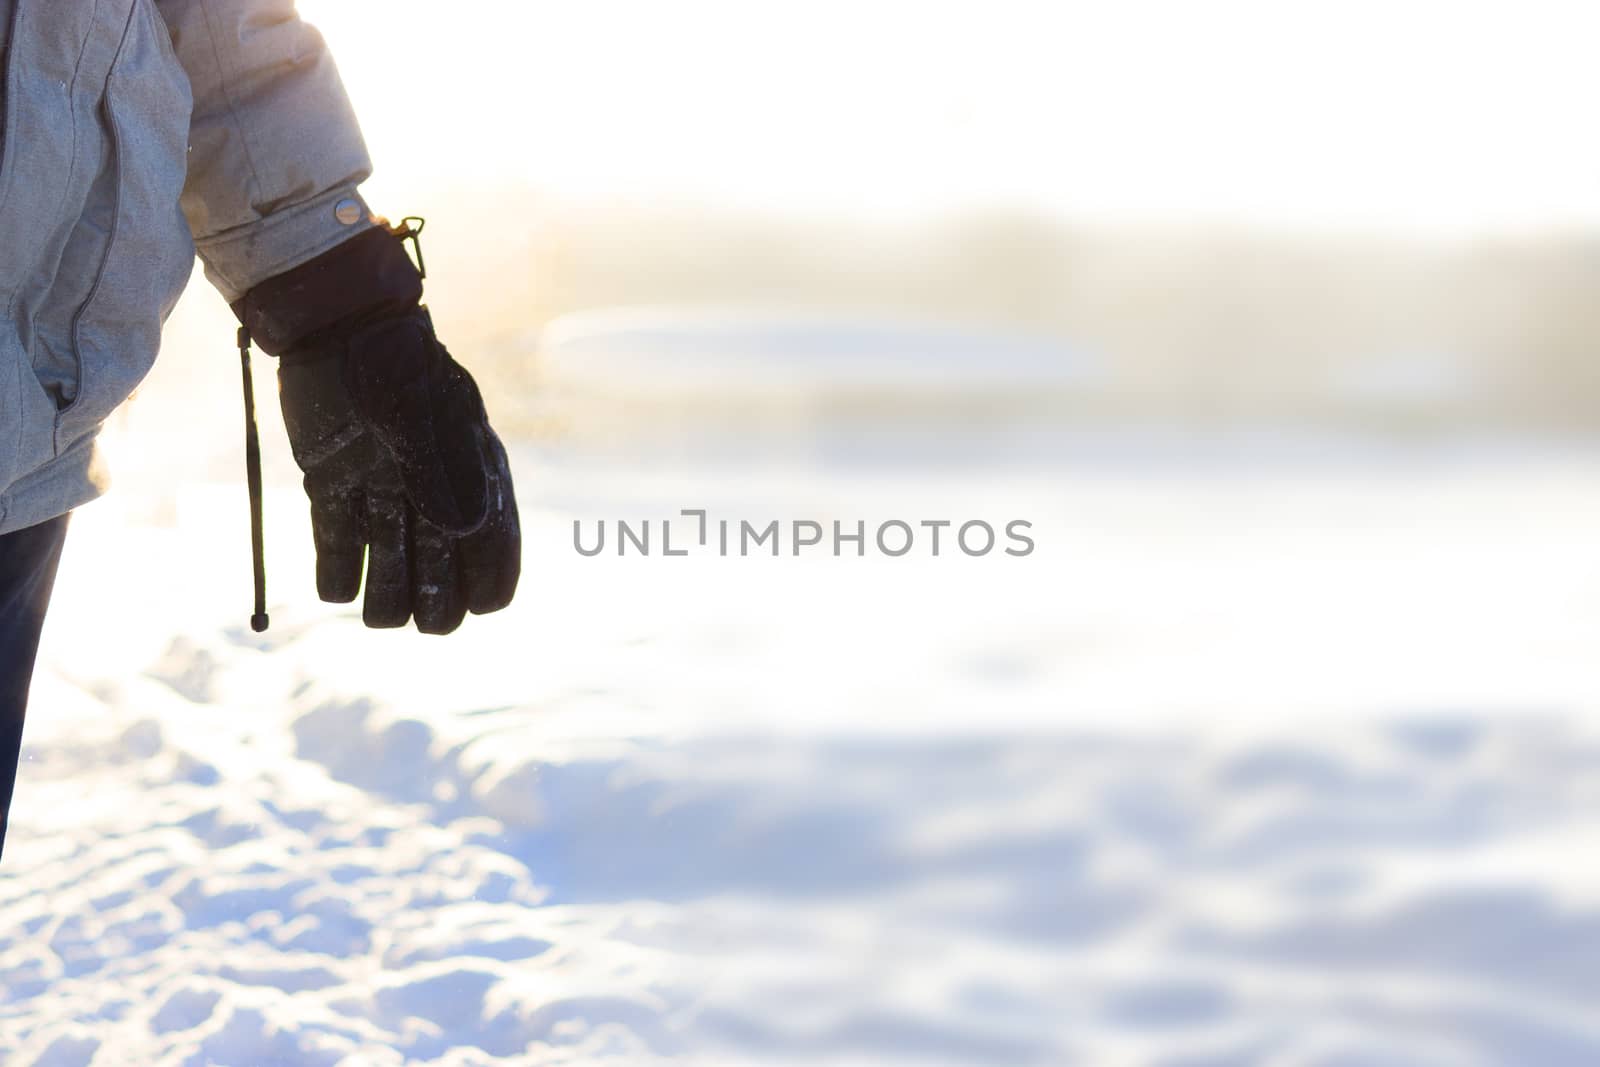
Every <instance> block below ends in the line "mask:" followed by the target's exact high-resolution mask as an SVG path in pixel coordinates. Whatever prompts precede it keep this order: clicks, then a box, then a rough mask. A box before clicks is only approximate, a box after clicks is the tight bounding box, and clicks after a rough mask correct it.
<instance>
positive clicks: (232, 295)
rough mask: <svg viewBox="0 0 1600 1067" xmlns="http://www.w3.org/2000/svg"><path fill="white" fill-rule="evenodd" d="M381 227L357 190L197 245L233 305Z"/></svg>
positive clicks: (344, 191) (328, 195)
mask: <svg viewBox="0 0 1600 1067" xmlns="http://www.w3.org/2000/svg"><path fill="white" fill-rule="evenodd" d="M376 225H377V220H376V218H375V216H374V215H373V214H372V211H371V209H370V208H368V207H367V202H366V201H365V200H363V199H362V198H361V194H360V193H359V192H357V191H356V189H355V187H354V186H347V187H344V188H339V189H332V190H330V191H328V192H326V193H323V194H321V195H320V196H318V197H316V198H315V199H312V200H307V201H305V202H304V203H300V204H296V205H294V206H293V207H288V208H283V209H281V210H278V211H274V212H273V213H272V214H270V215H267V216H265V217H264V218H262V219H260V220H258V221H256V222H251V223H249V224H248V225H245V226H238V227H235V228H234V229H231V230H224V231H223V232H221V233H218V234H213V235H211V236H209V237H206V238H204V239H202V240H198V241H196V242H195V251H197V252H198V253H199V254H200V259H201V260H202V261H203V262H204V263H205V266H206V277H207V278H208V279H209V280H210V282H211V284H212V285H214V286H216V288H217V291H218V292H220V293H221V294H222V298H223V299H224V300H226V301H227V302H228V303H230V304H232V303H234V302H235V301H237V300H238V299H239V298H240V297H242V296H244V294H245V293H246V292H248V291H249V290H250V289H252V288H253V287H255V286H256V285H258V284H260V283H261V282H263V281H265V280H266V279H268V278H271V277H274V276H275V275H279V274H282V273H284V272H285V271H288V270H292V269H294V268H295V267H298V266H299V265H300V264H302V263H304V262H306V261H307V260H310V259H314V258H316V257H317V256H319V255H321V254H322V253H323V252H326V251H327V250H328V249H330V248H332V247H334V246H335V245H337V244H341V243H343V242H345V241H348V240H349V239H350V238H352V237H354V236H356V235H357V234H359V233H362V232H363V231H365V230H370V229H372V228H373V227H374V226H376Z"/></svg>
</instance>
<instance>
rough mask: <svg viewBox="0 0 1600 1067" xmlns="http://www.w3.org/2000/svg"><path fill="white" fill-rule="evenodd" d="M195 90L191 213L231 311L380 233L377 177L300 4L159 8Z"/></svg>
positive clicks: (262, 0)
mask: <svg viewBox="0 0 1600 1067" xmlns="http://www.w3.org/2000/svg"><path fill="white" fill-rule="evenodd" d="M156 6H157V8H158V9H159V10H160V11H161V14H162V16H163V17H164V18H165V19H166V22H167V27H168V29H169V30H170V31H171V34H172V43H173V48H174V49H175V51H176V53H177V56H178V61H179V62H180V63H181V64H182V65H183V68H184V71H185V72H186V73H187V74H188V76H189V83H190V86H191V88H192V90H193V93H194V117H193V119H192V122H191V127H190V134H189V146H190V147H189V176H188V181H187V183H186V185H185V187H184V193H183V211H184V215H185V216H186V217H187V218H188V220H189V227H190V229H191V230H193V231H194V238H195V247H196V249H197V251H198V252H199V253H200V258H201V260H202V261H203V262H204V263H205V267H206V276H207V278H209V279H210V280H211V282H212V284H213V285H215V286H216V287H217V289H218V290H220V291H221V293H222V296H223V298H224V299H226V300H227V301H228V302H229V303H232V302H234V301H236V300H238V299H239V298H240V297H241V296H243V295H244V294H245V292H247V291H248V290H249V289H251V288H252V287H254V286H255V285H257V284H258V283H260V282H262V281H264V280H266V279H267V278H271V277H273V276H275V275H278V274H282V273H283V272H285V271H287V270H290V269H291V268H293V267H297V266H299V265H300V264H302V263H304V262H306V261H307V260H309V259H312V258H313V257H315V256H317V255H319V254H321V253H323V252H325V251H327V250H328V249H330V248H332V247H333V246H335V245H337V244H340V243H341V242H343V241H345V240H347V239H348V238H350V237H353V236H355V235H356V234H357V233H359V232H361V231H362V230H365V229H368V228H370V227H371V226H372V225H373V220H372V218H371V212H370V211H368V209H367V206H366V204H365V203H364V202H363V201H362V200H361V198H360V194H359V193H358V192H357V189H356V187H357V186H358V185H359V184H360V183H361V182H362V181H364V180H365V179H366V178H367V177H368V175H370V173H371V171H372V163H371V161H370V160H369V159H368V157H367V149H366V145H365V143H364V142H363V141H362V138H361V128H360V126H359V125H358V124H357V122H356V117H355V113H354V112H353V111H352V109H351V107H350V100H349V98H348V97H347V96H346V94H345V90H344V85H343V83H342V82H341V81H340V79H339V73H338V70H337V69H336V68H335V66H334V62H333V58H332V56H331V55H330V54H329V52H328V49H327V46H326V45H325V44H324V43H323V40H322V36H321V35H320V34H319V33H318V32H317V31H316V30H315V29H314V28H313V27H311V26H310V25H308V24H307V23H305V22H303V21H302V20H301V19H300V17H299V16H298V15H297V14H296V12H295V7H294V3H293V0H156Z"/></svg>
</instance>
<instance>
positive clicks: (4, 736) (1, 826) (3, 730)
mask: <svg viewBox="0 0 1600 1067" xmlns="http://www.w3.org/2000/svg"><path fill="white" fill-rule="evenodd" d="M66 537H67V516H66V515H62V516H61V517H60V518H56V519H51V520H50V521H49V522H42V523H40V524H39V525H37V526H30V527H28V528H27V529H25V530H18V531H16V532H15V533H8V534H0V850H3V849H4V848H5V834H6V826H7V824H8V823H9V821H10V820H9V816H10V814H11V791H12V789H14V788H15V787H16V784H17V758H18V756H19V755H20V754H21V751H22V720H23V715H24V713H25V712H26V711H27V707H28V684H29V682H31V681H32V679H33V661H34V657H35V656H37V655H38V652H39V631H40V630H42V629H43V628H44V609H45V608H46V606H48V605H49V603H50V589H51V587H52V586H53V585H55V580H56V565H57V564H58V563H60V562H61V545H62V542H63V541H65V540H66Z"/></svg>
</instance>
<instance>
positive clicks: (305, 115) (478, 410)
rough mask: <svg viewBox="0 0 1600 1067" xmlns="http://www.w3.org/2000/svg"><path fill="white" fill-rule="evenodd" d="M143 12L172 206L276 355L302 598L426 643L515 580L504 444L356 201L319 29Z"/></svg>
mask: <svg viewBox="0 0 1600 1067" xmlns="http://www.w3.org/2000/svg"><path fill="white" fill-rule="evenodd" d="M157 5H158V7H159V8H160V10H161V13H162V15H163V16H164V17H165V18H166V20H167V25H168V27H169V29H170V30H171V32H172V39H173V44H174V47H175V49H176V52H177V56H178V59H179V62H180V63H181V64H182V65H183V67H184V69H185V71H187V73H188V75H189V79H190V84H191V87H192V90H193V94H194V113H193V119H192V129H191V133H190V152H189V173H188V179H187V182H186V184H185V187H184V193H183V210H184V214H185V216H186V217H187V218H188V221H189V226H190V228H191V229H192V230H193V231H194V237H195V246H196V249H197V250H198V251H199V253H200V258H201V259H202V260H204V262H205V265H206V275H207V277H208V278H210V280H211V282H212V283H213V284H214V285H215V286H216V287H217V289H218V290H220V291H221V293H222V295H223V297H224V298H225V299H226V300H227V301H228V303H229V305H230V306H231V307H232V308H233V311H234V314H235V315H237V316H238V318H239V321H240V322H241V323H243V325H244V328H245V331H244V333H243V334H242V338H243V339H245V340H246V341H249V340H253V341H254V343H255V344H256V345H258V346H259V347H260V348H261V349H262V350H263V351H265V352H268V353H269V354H271V355H274V356H278V357H281V359H280V364H279V369H278V381H279V393H278V396H279V403H280V406H281V407H282V409H283V415H284V424H285V428H286V429H287V431H288V435H289V443H290V445H291V447H292V448H293V450H294V456H295V461H296V462H297V463H298V464H299V465H300V468H301V470H303V471H304V472H305V476H306V477H305V482H304V485H305V490H306V494H307V496H308V497H309V498H310V502H311V526H312V536H313V539H314V541H315V545H316V550H317V590H318V593H319V594H320V595H321V596H322V598H323V599H324V600H329V601H335V602H341V603H342V602H347V601H351V600H354V599H355V598H356V596H357V595H358V593H359V592H360V591H361V589H362V586H363V584H364V585H365V597H364V603H363V610H362V615H363V618H364V619H365V620H366V623H367V625H369V626H375V627H393V626H404V625H406V623H407V622H409V621H413V620H414V621H415V623H416V626H417V628H418V629H419V630H422V631H424V632H426V633H441V634H442V633H449V632H451V631H453V630H454V629H455V628H456V627H457V626H459V625H460V624H461V621H462V619H463V618H464V617H465V616H466V615H467V613H469V612H472V613H475V614H483V613H485V612H491V611H498V610H500V609H501V608H503V607H505V606H506V605H507V604H509V603H510V601H511V597H512V595H513V594H514V593H515V591H516V587H517V580H518V576H519V574H520V573H521V530H520V527H519V524H518V519H517V504H516V497H515V494H514V491H513V488H512V482H511V471H510V466H509V463H508V461H507V458H506V452H505V448H504V447H503V446H502V445H501V443H500V439H499V438H498V437H497V436H496V435H495V433H494V430H493V429H492V428H491V427H490V425H489V420H488V415H487V413H486V412H485V409H484V404H483V398H482V396H481V394H480V393H479V391H478V387H477V385H476V383H475V382H474V381H473V380H472V376H471V375H469V374H468V373H467V372H466V370H465V369H464V368H462V367H461V366H460V365H459V364H458V363H456V361H455V360H454V359H452V358H451V356H450V353H449V352H448V351H446V350H445V347H444V345H443V344H441V343H440V342H439V339H438V337H437V336H435V334H434V331H433V321H432V319H431V317H430V316H429V315H428V311H427V309H426V308H425V307H423V306H422V305H421V299H422V277H421V273H420V271H419V270H418V269H417V268H416V267H415V266H413V264H412V262H411V260H410V258H409V257H408V256H407V255H406V252H405V250H404V247H403V241H402V238H401V236H399V234H398V233H397V232H395V231H391V230H390V229H389V228H388V227H387V226H380V225H379V224H378V223H379V220H377V219H375V218H373V217H372V214H371V212H369V211H368V210H367V207H366V205H365V204H364V203H363V202H362V201H361V199H360V196H359V194H358V193H357V191H356V187H357V185H359V184H360V183H361V182H362V181H363V180H365V179H366V177H367V176H368V175H369V173H370V172H371V169H372V167H371V163H370V161H369V160H368V158H367V150H366V146H365V145H364V143H363V142H362V139H361V131H360V128H359V127H358V126H357V124H356V119H355V115H354V114H353V112H352V111H351V108H350V101H349V99H348V98H347V97H346V95H345V91H344V86H343V85H342V84H341V83H340V80H339V75H338V72H337V71H336V70H335V68H334V65H333V60H332V58H331V57H330V56H329V55H328V51H327V48H326V47H325V46H324V44H323V42H322V38H321V36H320V35H319V34H318V33H317V32H316V30H314V29H312V28H311V27H310V26H308V25H307V24H305V23H304V22H302V21H301V20H300V18H299V16H298V15H296V13H295V9H294V4H293V2H292V0H157ZM419 254H420V253H419ZM363 576H364V580H363Z"/></svg>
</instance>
